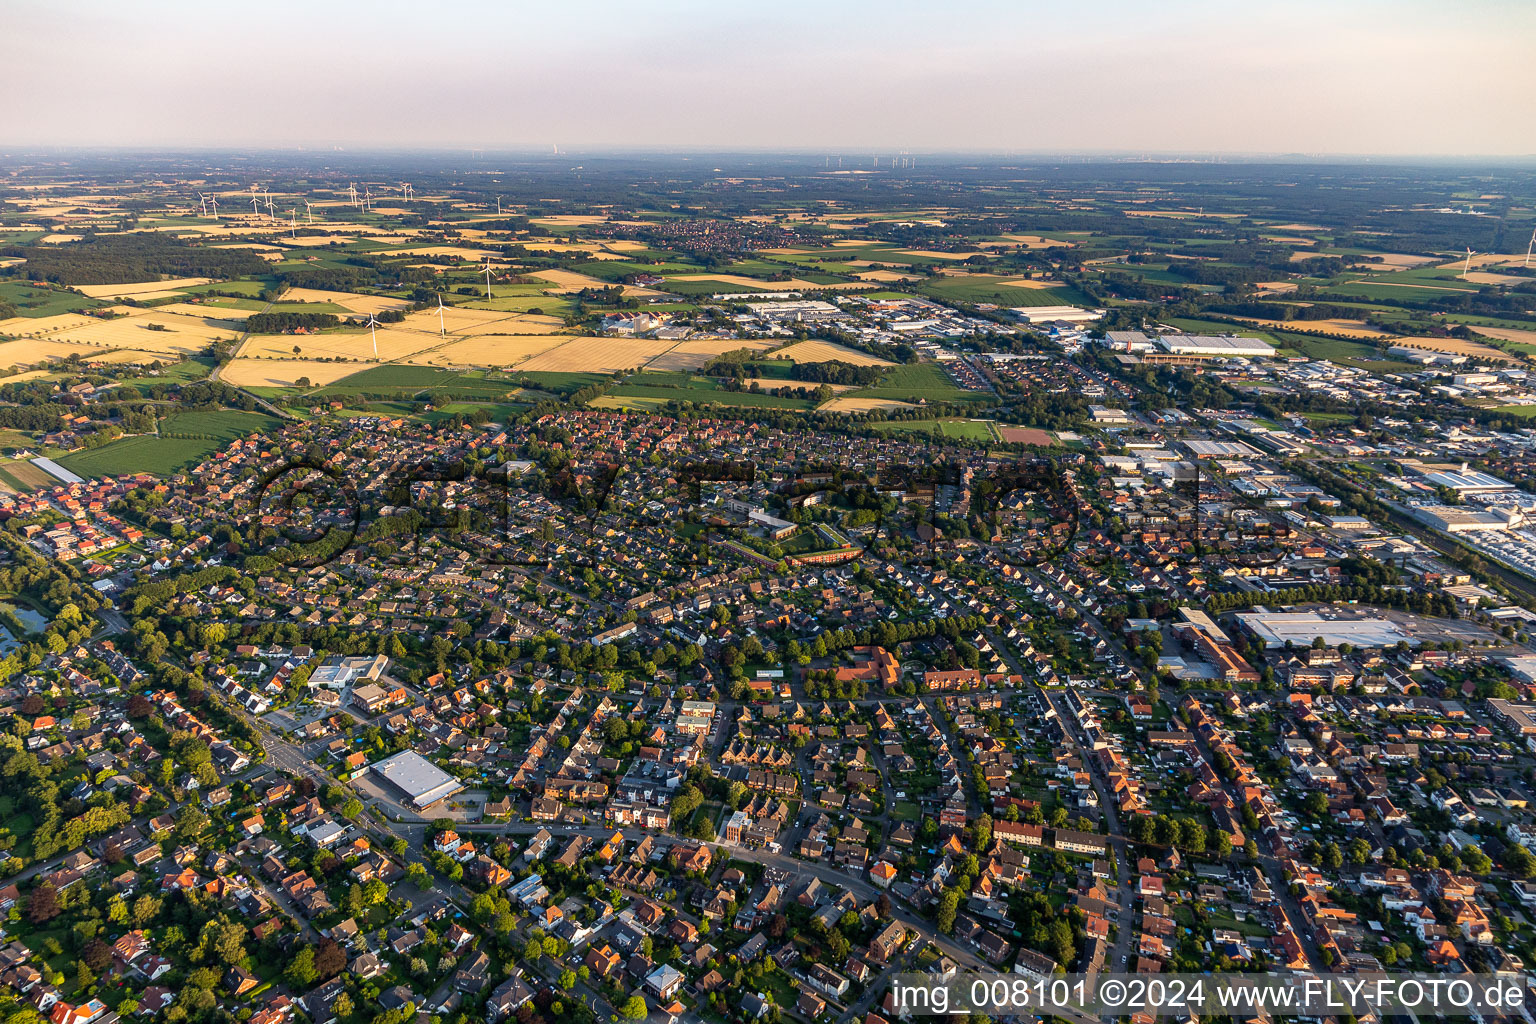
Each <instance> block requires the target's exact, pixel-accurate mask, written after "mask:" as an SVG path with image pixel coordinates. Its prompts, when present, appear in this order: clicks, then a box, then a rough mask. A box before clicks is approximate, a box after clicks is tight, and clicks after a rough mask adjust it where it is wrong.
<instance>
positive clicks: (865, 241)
mask: <svg viewBox="0 0 1536 1024" xmlns="http://www.w3.org/2000/svg"><path fill="white" fill-rule="evenodd" d="M832 244H833V245H834V246H836V247H837V248H839V249H851V248H854V247H855V246H864V245H878V244H880V243H878V242H876V241H875V240H874V239H873V238H839V239H838V240H837V241H835V242H833V243H832Z"/></svg>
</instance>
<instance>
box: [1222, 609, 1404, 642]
mask: <svg viewBox="0 0 1536 1024" xmlns="http://www.w3.org/2000/svg"><path fill="white" fill-rule="evenodd" d="M1237 622H1238V625H1240V626H1242V628H1243V629H1245V630H1247V631H1248V632H1249V633H1251V634H1252V635H1253V636H1254V637H1255V638H1256V639H1258V640H1259V641H1260V642H1261V643H1263V644H1264V646H1265V647H1269V648H1274V647H1284V646H1285V645H1286V642H1287V641H1289V642H1290V644H1291V646H1293V647H1310V646H1312V642H1313V641H1314V640H1316V639H1317V638H1318V637H1322V638H1323V643H1325V644H1327V645H1328V646H1329V647H1337V646H1339V645H1340V644H1349V645H1350V646H1351V647H1356V648H1366V649H1376V650H1379V649H1380V648H1383V647H1395V646H1397V645H1398V644H1400V643H1406V644H1408V645H1409V646H1411V647H1417V646H1418V645H1419V641H1418V640H1417V639H1415V638H1414V637H1413V636H1410V635H1409V634H1408V633H1406V632H1404V631H1403V630H1402V629H1401V628H1400V627H1399V626H1398V625H1397V623H1395V622H1392V621H1391V620H1389V619H1368V618H1360V619H1342V618H1340V619H1330V618H1324V617H1322V616H1321V615H1318V614H1317V613H1315V612H1270V611H1253V612H1243V613H1240V614H1239V615H1238V616H1237Z"/></svg>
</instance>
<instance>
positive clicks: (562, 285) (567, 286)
mask: <svg viewBox="0 0 1536 1024" xmlns="http://www.w3.org/2000/svg"><path fill="white" fill-rule="evenodd" d="M528 276H530V277H536V278H538V279H539V280H541V281H548V282H549V283H550V284H552V285H554V286H555V287H553V288H546V289H544V294H545V295H568V294H572V293H574V292H579V291H581V290H582V289H584V288H610V287H612V286H613V282H611V281H602V280H599V279H598V278H595V277H588V276H587V275H586V274H578V273H576V272H575V271H574V270H539V271H536V272H534V273H532V274H530V275H528ZM493 294H494V293H493ZM624 294H625V295H631V296H634V297H636V298H642V299H646V298H655V297H657V296H659V295H661V294H663V293H662V292H658V291H656V290H655V289H654V288H637V287H636V286H634V285H632V284H627V285H625V286H624Z"/></svg>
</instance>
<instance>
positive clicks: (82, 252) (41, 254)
mask: <svg viewBox="0 0 1536 1024" xmlns="http://www.w3.org/2000/svg"><path fill="white" fill-rule="evenodd" d="M0 256H8V257H9V256H20V257H24V258H25V259H26V262H25V263H21V264H17V265H15V266H12V267H7V268H5V269H4V270H0V273H3V274H6V275H8V276H12V277H16V276H22V277H26V278H28V279H31V280H39V281H52V282H54V283H55V284H62V285H69V286H74V285H82V284H85V285H90V284H134V283H137V282H140V281H153V280H155V279H156V278H157V277H159V276H161V275H162V274H164V275H170V276H172V277H243V276H247V275H258V274H264V273H266V272H267V262H266V261H265V260H263V259H262V258H261V257H259V256H257V255H256V254H255V253H253V252H251V251H250V250H249V249H212V248H207V247H204V246H198V245H188V244H187V243H185V242H182V241H179V240H177V239H174V238H167V237H165V236H164V235H158V234H152V233H143V234H130V235H87V236H86V237H85V238H82V239H81V240H80V241H78V242H70V243H68V244H65V245H57V246H54V245H49V246H30V245H9V246H5V247H3V248H0Z"/></svg>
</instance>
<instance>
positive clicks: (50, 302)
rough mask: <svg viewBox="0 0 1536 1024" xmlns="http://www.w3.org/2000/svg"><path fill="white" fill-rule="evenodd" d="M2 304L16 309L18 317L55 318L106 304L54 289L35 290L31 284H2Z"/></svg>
mask: <svg viewBox="0 0 1536 1024" xmlns="http://www.w3.org/2000/svg"><path fill="white" fill-rule="evenodd" d="M0 302H5V303H9V304H10V305H12V306H15V307H16V315H17V316H55V315H57V314H59V313H73V312H75V311H76V310H81V309H95V308H97V307H98V306H103V305H105V303H103V302H101V301H99V300H97V299H88V298H86V297H85V296H84V295H75V294H72V293H70V292H66V291H58V290H55V289H52V288H34V287H33V286H32V285H29V284H17V283H15V282H11V281H6V282H0Z"/></svg>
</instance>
